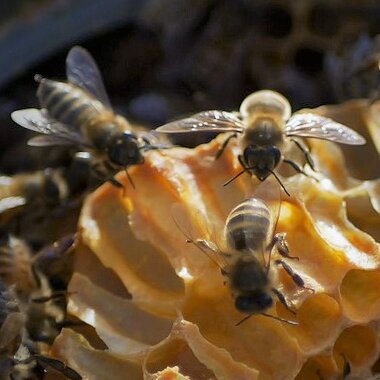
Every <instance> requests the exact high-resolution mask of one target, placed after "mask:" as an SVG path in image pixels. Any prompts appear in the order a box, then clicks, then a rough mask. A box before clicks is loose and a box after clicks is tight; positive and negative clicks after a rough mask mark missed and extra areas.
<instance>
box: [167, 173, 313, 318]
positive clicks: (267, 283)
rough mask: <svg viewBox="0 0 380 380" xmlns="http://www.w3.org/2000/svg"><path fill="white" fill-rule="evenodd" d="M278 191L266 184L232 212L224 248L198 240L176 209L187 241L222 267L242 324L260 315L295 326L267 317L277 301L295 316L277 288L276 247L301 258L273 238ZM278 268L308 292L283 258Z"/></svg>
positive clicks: (176, 207) (281, 235)
mask: <svg viewBox="0 0 380 380" xmlns="http://www.w3.org/2000/svg"><path fill="white" fill-rule="evenodd" d="M274 189H277V190H278V191H275V190H274ZM279 190H280V189H279V187H278V185H277V184H276V183H275V182H274V183H272V181H269V180H268V181H265V182H264V183H263V184H261V185H259V186H258V188H257V190H256V191H255V193H254V195H253V196H252V197H250V198H247V199H246V200H244V201H243V202H241V203H240V204H238V205H237V206H236V207H235V208H234V209H233V210H232V211H231V212H230V213H229V215H228V216H227V219H226V221H225V227H224V236H223V241H224V246H225V248H224V249H221V248H219V247H218V245H217V244H216V243H215V242H214V241H210V240H206V239H194V238H193V237H192V236H191V234H190V233H189V229H188V228H185V225H184V220H186V216H184V215H183V212H182V211H181V205H178V204H176V205H174V207H173V217H174V221H175V223H176V224H177V226H178V228H179V229H180V230H181V231H182V233H183V234H184V235H185V236H186V238H187V241H188V242H191V243H193V244H195V245H196V246H197V247H198V248H199V249H200V250H201V251H202V252H203V253H205V254H206V255H207V256H209V257H210V259H212V260H213V261H214V262H215V263H216V264H217V265H218V266H219V267H220V268H221V272H222V274H223V275H224V276H226V278H227V283H228V285H229V287H230V288H231V292H232V295H233V298H234V300H235V307H236V309H237V310H238V311H240V312H242V313H244V314H247V316H246V317H244V318H243V319H242V320H241V321H240V322H238V324H237V325H239V324H241V323H242V322H244V321H245V320H247V319H248V318H250V317H251V316H252V315H255V314H261V315H264V316H267V317H271V318H274V319H277V320H280V321H282V322H286V323H290V324H296V322H293V321H288V320H285V319H282V318H280V317H277V316H274V315H271V314H267V313H266V311H267V310H268V309H269V308H271V307H272V306H273V303H274V296H276V297H277V298H278V299H279V301H280V302H281V303H282V304H283V305H284V306H285V307H286V308H287V309H288V310H290V311H291V312H292V313H294V311H293V310H291V308H290V307H289V306H288V304H287V302H286V299H285V297H284V295H283V294H282V293H281V292H280V291H279V290H278V289H276V288H275V286H274V285H273V284H274V278H273V276H274V275H275V274H274V273H272V272H273V271H271V261H272V259H271V255H272V251H273V249H274V248H276V249H277V251H278V253H279V254H280V255H281V256H282V257H284V258H288V259H297V258H295V257H292V256H290V255H289V249H288V246H287V244H286V240H285V234H284V233H277V234H274V230H275V226H276V223H277V219H278V216H279V212H280V198H279V196H280V191H279ZM275 263H276V264H278V265H281V266H282V267H283V268H284V270H285V271H286V272H287V273H288V274H289V275H290V276H291V278H292V279H293V281H294V282H295V283H296V284H297V285H298V286H300V287H303V288H305V289H308V288H307V287H306V286H305V284H304V281H303V280H302V278H301V277H300V276H299V275H298V274H297V273H295V272H294V271H293V269H292V268H291V266H290V265H289V264H288V263H286V262H285V261H284V260H283V259H277V260H275Z"/></svg>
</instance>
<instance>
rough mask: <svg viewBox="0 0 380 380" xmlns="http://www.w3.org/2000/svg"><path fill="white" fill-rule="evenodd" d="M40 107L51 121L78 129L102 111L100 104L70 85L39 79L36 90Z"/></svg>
mask: <svg viewBox="0 0 380 380" xmlns="http://www.w3.org/2000/svg"><path fill="white" fill-rule="evenodd" d="M37 96H38V99H39V101H40V104H41V107H42V108H45V109H46V110H47V111H48V114H49V116H50V117H52V118H53V119H55V120H57V121H59V122H61V123H63V124H67V125H74V126H77V127H78V128H79V127H80V126H81V125H82V124H83V123H86V122H88V121H89V120H91V119H92V118H94V117H95V116H96V115H98V114H99V112H100V111H101V110H102V106H101V103H100V102H99V101H97V100H95V99H92V98H90V97H89V96H88V95H87V93H85V92H84V91H83V90H82V89H80V88H79V87H76V86H73V85H72V84H70V83H64V82H57V81H53V80H50V79H45V78H44V79H41V82H40V85H39V87H38V90H37Z"/></svg>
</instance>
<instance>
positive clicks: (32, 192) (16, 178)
mask: <svg viewBox="0 0 380 380" xmlns="http://www.w3.org/2000/svg"><path fill="white" fill-rule="evenodd" d="M68 195H69V188H68V186H67V183H66V180H65V178H64V175H63V169H58V168H56V169H45V170H39V171H35V172H30V173H22V174H15V175H13V176H0V214H2V213H4V212H6V211H8V210H11V209H13V208H16V207H19V206H24V205H26V204H31V203H37V204H38V205H39V207H41V206H42V205H44V206H48V207H49V206H50V205H57V204H59V202H61V201H63V200H64V199H67V198H68Z"/></svg>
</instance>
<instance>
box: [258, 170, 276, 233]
mask: <svg viewBox="0 0 380 380" xmlns="http://www.w3.org/2000/svg"><path fill="white" fill-rule="evenodd" d="M251 196H252V197H253V198H257V199H259V200H261V201H263V202H264V203H265V205H266V206H267V207H268V209H269V212H270V215H271V223H270V228H269V234H268V235H269V236H270V237H272V236H273V234H274V231H275V229H276V225H277V221H278V218H279V216H280V211H281V188H280V185H279V183H278V182H277V180H276V179H275V178H274V177H273V176H269V177H268V178H266V179H265V181H263V182H260V183H259V184H258V185H257V186H256V187H255V189H254V190H253V192H252V195H251Z"/></svg>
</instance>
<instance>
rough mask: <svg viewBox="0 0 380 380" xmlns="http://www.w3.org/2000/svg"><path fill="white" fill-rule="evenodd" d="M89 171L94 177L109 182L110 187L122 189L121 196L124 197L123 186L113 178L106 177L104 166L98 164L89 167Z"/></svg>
mask: <svg viewBox="0 0 380 380" xmlns="http://www.w3.org/2000/svg"><path fill="white" fill-rule="evenodd" d="M91 170H92V171H93V173H94V174H95V176H96V177H97V178H99V179H100V180H102V181H108V182H111V183H112V185H114V186H116V187H118V188H120V189H122V190H123V196H124V195H125V187H124V185H123V184H122V183H121V182H119V181H118V180H117V179H116V178H115V177H113V176H109V175H107V174H106V172H105V168H104V166H103V165H102V164H101V163H100V162H98V163H95V164H93V165H91ZM132 187H133V186H132Z"/></svg>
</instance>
